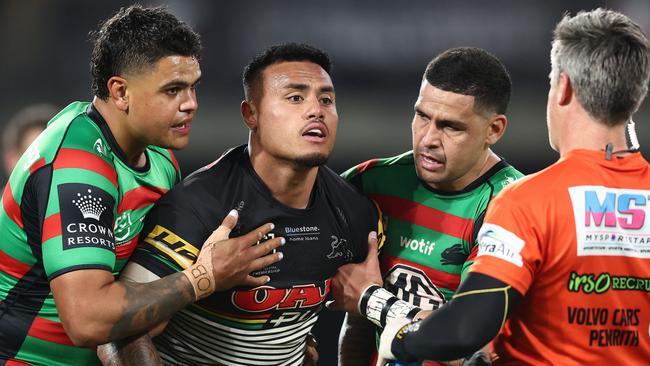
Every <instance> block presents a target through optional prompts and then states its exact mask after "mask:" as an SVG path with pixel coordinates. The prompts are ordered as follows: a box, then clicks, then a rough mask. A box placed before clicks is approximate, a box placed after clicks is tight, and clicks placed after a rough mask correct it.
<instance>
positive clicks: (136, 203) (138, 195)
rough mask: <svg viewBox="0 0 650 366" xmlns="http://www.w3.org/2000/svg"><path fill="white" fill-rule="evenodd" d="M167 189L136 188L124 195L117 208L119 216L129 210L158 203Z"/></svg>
mask: <svg viewBox="0 0 650 366" xmlns="http://www.w3.org/2000/svg"><path fill="white" fill-rule="evenodd" d="M165 192H167V189H165V188H160V187H152V186H142V187H138V188H134V189H132V190H130V191H128V192H126V193H125V194H124V197H122V201H120V204H119V205H118V206H117V214H118V215H119V214H121V213H122V212H124V211H128V210H137V209H139V208H143V207H146V206H149V205H150V204H152V203H154V202H156V201H157V200H158V198H160V196H162V195H163V194H165Z"/></svg>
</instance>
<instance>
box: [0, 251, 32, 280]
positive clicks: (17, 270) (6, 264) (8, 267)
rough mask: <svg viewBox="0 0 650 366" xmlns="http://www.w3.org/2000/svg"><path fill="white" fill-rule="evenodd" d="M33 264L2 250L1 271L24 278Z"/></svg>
mask: <svg viewBox="0 0 650 366" xmlns="http://www.w3.org/2000/svg"><path fill="white" fill-rule="evenodd" d="M31 268H32V266H30V265H29V264H26V263H23V262H21V261H19V260H17V259H15V258H13V257H12V256H10V255H8V254H7V253H5V252H3V251H2V250H0V271H2V272H5V273H8V274H10V275H11V276H13V277H15V278H22V277H23V276H24V275H25V274H26V273H27V272H28V271H29V270H30V269H31Z"/></svg>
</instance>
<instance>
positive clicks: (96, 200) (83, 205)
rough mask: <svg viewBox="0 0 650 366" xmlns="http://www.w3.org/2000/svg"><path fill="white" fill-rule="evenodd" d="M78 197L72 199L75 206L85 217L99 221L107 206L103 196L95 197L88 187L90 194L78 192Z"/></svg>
mask: <svg viewBox="0 0 650 366" xmlns="http://www.w3.org/2000/svg"><path fill="white" fill-rule="evenodd" d="M77 197H78V198H77V199H74V200H72V203H74V205H75V206H77V208H78V209H79V211H81V215H82V216H83V218H84V219H89V218H90V219H95V220H96V221H99V217H100V216H101V215H102V212H104V210H106V206H104V205H103V204H102V198H101V197H93V195H92V191H91V190H90V189H88V194H86V195H83V196H82V195H81V193H77Z"/></svg>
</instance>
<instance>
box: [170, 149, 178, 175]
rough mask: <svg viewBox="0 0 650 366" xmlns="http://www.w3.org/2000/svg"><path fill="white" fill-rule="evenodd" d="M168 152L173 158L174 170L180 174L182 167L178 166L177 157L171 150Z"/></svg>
mask: <svg viewBox="0 0 650 366" xmlns="http://www.w3.org/2000/svg"><path fill="white" fill-rule="evenodd" d="M167 152H168V153H169V157H171V158H172V164H174V168H176V171H177V172H180V171H181V167H180V165H178V160H176V156H175V155H174V153H173V152H172V151H171V150H169V149H167Z"/></svg>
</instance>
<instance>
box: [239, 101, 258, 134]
mask: <svg viewBox="0 0 650 366" xmlns="http://www.w3.org/2000/svg"><path fill="white" fill-rule="evenodd" d="M240 110H241V116H242V118H244V123H246V126H247V127H248V129H249V130H251V131H255V130H257V109H256V108H255V105H254V104H253V102H252V101H250V100H243V101H242V102H241V106H240Z"/></svg>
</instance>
